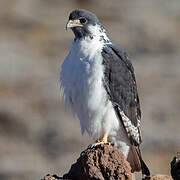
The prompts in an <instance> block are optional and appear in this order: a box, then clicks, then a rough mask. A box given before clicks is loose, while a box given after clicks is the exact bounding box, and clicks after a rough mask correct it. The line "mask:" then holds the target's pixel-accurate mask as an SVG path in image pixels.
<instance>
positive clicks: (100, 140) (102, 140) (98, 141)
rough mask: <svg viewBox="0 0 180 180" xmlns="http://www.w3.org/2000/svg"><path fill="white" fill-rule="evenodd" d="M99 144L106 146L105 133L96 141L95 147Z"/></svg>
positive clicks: (106, 137) (106, 138)
mask: <svg viewBox="0 0 180 180" xmlns="http://www.w3.org/2000/svg"><path fill="white" fill-rule="evenodd" d="M99 144H108V134H107V133H104V135H103V136H102V137H101V138H99V139H98V140H97V141H96V143H95V145H99Z"/></svg>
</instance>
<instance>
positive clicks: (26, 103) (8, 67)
mask: <svg viewBox="0 0 180 180" xmlns="http://www.w3.org/2000/svg"><path fill="white" fill-rule="evenodd" d="M75 8H84V9H87V10H90V11H92V12H94V13H95V14H96V15H97V16H98V17H99V19H100V20H101V22H102V23H103V25H104V27H105V28H106V30H107V32H108V35H109V37H110V38H111V39H112V41H113V42H114V43H115V44H117V45H118V46H119V47H121V48H123V49H125V50H126V51H128V53H129V56H130V58H131V59H132V61H133V65H134V67H135V72H136V78H137V83H138V90H139V96H140V100H141V108H142V114H143V116H142V134H143V144H142V151H143V156H144V159H145V161H146V162H147V164H148V165H149V167H150V169H151V171H152V173H153V174H155V173H165V174H169V169H170V168H169V162H170V161H171V159H172V157H173V155H174V154H175V152H177V151H178V150H180V121H179V117H180V2H179V0H173V1H171V2H170V1H169V0H156V1H153V0H152V1H144V0H133V1H131V0H126V1H123V0H111V1H109V0H101V1H97V0H71V1H70V0H31V1H30V0H13V1H12V0H1V1H0V179H1V180H24V179H27V180H31V179H37V180H38V179H41V178H42V177H43V176H44V175H46V174H47V173H51V174H53V173H56V174H59V175H63V174H64V173H65V172H67V171H68V170H69V168H70V165H71V164H72V163H73V162H75V160H76V159H77V157H78V156H79V154H80V152H81V151H82V150H84V149H85V148H86V147H87V146H88V145H89V144H90V143H92V142H93V141H92V139H90V138H89V137H88V136H87V135H84V136H81V134H80V125H79V121H78V120H77V119H74V118H73V117H72V114H71V112H70V111H69V110H67V109H65V108H64V103H63V101H62V100H61V99H60V83H59V71H60V65H61V63H62V61H63V60H64V58H65V57H66V55H67V53H68V51H69V47H70V45H71V42H72V39H73V37H74V36H73V34H72V32H71V31H68V32H66V31H65V25H66V22H67V20H68V15H69V13H70V12H71V11H72V10H73V9H75Z"/></svg>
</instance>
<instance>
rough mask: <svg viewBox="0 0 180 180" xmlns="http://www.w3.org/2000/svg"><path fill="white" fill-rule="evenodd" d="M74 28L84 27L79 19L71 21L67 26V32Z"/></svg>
mask: <svg viewBox="0 0 180 180" xmlns="http://www.w3.org/2000/svg"><path fill="white" fill-rule="evenodd" d="M73 27H83V25H82V24H81V23H80V21H79V19H75V20H69V21H68V22H67V24H66V30H67V29H69V28H73Z"/></svg>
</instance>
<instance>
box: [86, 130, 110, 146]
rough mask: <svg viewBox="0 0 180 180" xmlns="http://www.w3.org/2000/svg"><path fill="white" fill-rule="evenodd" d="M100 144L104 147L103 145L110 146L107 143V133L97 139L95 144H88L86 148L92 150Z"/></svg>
mask: <svg viewBox="0 0 180 180" xmlns="http://www.w3.org/2000/svg"><path fill="white" fill-rule="evenodd" d="M100 144H102V145H104V144H107V145H110V144H111V143H110V142H108V134H107V133H105V134H104V135H103V137H102V138H100V139H98V140H97V141H96V143H94V144H90V145H89V146H88V148H93V147H95V146H97V145H100Z"/></svg>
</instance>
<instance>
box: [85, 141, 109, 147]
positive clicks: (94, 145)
mask: <svg viewBox="0 0 180 180" xmlns="http://www.w3.org/2000/svg"><path fill="white" fill-rule="evenodd" d="M100 144H102V145H111V143H110V142H96V143H94V144H90V145H89V146H88V148H90V149H92V148H94V147H96V146H98V145H100Z"/></svg>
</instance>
